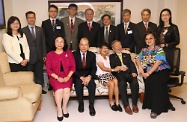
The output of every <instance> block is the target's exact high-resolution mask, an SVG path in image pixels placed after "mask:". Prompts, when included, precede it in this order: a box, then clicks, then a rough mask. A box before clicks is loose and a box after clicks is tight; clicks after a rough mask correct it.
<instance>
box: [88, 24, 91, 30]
mask: <svg viewBox="0 0 187 122" xmlns="http://www.w3.org/2000/svg"><path fill="white" fill-rule="evenodd" d="M88 30H89V31H91V23H90V22H89V23H88Z"/></svg>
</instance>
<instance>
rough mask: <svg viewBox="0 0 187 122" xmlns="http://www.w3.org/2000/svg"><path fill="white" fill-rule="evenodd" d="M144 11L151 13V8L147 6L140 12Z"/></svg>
mask: <svg viewBox="0 0 187 122" xmlns="http://www.w3.org/2000/svg"><path fill="white" fill-rule="evenodd" d="M144 11H147V12H148V13H149V14H150V15H151V10H150V9H148V8H145V9H143V10H142V12H141V14H143V12H144Z"/></svg>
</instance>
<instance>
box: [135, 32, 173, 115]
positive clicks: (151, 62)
mask: <svg viewBox="0 0 187 122" xmlns="http://www.w3.org/2000/svg"><path fill="white" fill-rule="evenodd" d="M144 39H145V43H146V45H147V47H146V48H142V51H141V52H140V53H139V55H138V58H137V59H136V63H137V66H138V69H139V72H140V74H141V75H142V76H143V78H144V81H145V97H144V101H143V106H142V109H146V108H148V109H151V114H150V117H151V118H153V119H154V118H156V117H157V116H158V115H159V114H161V113H162V112H167V111H168V109H172V110H174V108H173V105H172V104H171V102H170V100H169V95H168V89H167V84H166V83H167V81H168V80H169V76H170V75H169V69H170V66H169V65H168V62H167V61H166V57H165V53H164V51H163V49H162V48H161V47H159V46H157V45H156V44H157V41H156V35H155V33H153V32H152V31H147V32H146V34H145V38H144ZM141 62H142V63H141ZM142 64H144V68H143V66H142Z"/></svg>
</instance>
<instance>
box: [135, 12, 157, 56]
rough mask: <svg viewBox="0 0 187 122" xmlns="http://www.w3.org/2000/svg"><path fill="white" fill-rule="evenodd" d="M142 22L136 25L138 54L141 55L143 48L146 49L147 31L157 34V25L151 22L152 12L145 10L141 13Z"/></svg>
mask: <svg viewBox="0 0 187 122" xmlns="http://www.w3.org/2000/svg"><path fill="white" fill-rule="evenodd" d="M141 16H142V21H141V22H139V23H138V24H136V34H135V35H136V36H135V38H136V39H135V41H136V53H137V54H138V53H140V51H141V50H142V48H144V47H146V45H145V40H144V35H145V32H146V30H151V31H153V32H155V33H157V25H156V24H155V23H152V22H150V21H149V20H150V17H151V10H150V9H143V10H142V12H141Z"/></svg>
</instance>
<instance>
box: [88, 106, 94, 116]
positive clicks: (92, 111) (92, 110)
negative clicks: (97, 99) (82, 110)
mask: <svg viewBox="0 0 187 122" xmlns="http://www.w3.org/2000/svg"><path fill="white" fill-rule="evenodd" d="M89 110H90V115H91V116H95V113H96V112H95V108H94V106H93V104H90V105H89Z"/></svg>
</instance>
